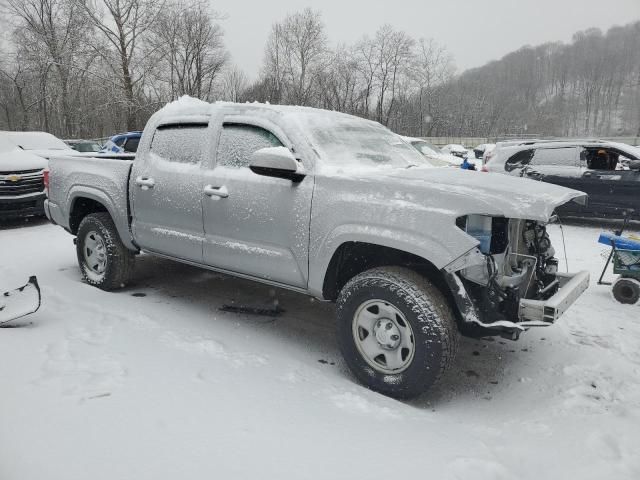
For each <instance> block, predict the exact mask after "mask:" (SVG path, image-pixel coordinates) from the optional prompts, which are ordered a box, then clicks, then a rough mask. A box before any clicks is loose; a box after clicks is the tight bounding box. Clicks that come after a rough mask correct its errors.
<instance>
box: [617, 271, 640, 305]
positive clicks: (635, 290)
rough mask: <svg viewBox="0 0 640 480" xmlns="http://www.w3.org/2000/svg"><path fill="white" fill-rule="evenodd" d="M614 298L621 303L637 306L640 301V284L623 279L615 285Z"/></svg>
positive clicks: (629, 279)
mask: <svg viewBox="0 0 640 480" xmlns="http://www.w3.org/2000/svg"><path fill="white" fill-rule="evenodd" d="M612 290H613V297H614V298H615V299H616V300H617V301H619V302H620V303H626V304H629V305H635V304H636V303H638V300H640V282H638V281H637V280H634V279H632V278H624V277H621V278H619V279H618V280H616V282H615V283H614V284H613V288H612Z"/></svg>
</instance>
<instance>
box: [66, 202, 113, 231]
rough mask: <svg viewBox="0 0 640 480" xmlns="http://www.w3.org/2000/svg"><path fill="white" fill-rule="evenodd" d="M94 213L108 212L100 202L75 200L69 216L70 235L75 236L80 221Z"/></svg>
mask: <svg viewBox="0 0 640 480" xmlns="http://www.w3.org/2000/svg"><path fill="white" fill-rule="evenodd" d="M96 212H108V210H107V209H106V207H105V206H104V205H102V204H101V203H100V202H98V201H96V200H93V199H91V198H85V197H79V198H76V199H75V200H74V202H73V206H72V207H71V213H70V215H69V230H71V233H73V234H74V235H75V234H76V233H77V232H78V227H79V226H80V222H82V219H83V218H84V217H86V216H87V215H89V214H90V213H96Z"/></svg>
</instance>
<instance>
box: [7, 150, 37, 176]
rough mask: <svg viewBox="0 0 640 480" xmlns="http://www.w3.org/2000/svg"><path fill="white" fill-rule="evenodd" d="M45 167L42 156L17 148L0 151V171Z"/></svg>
mask: <svg viewBox="0 0 640 480" xmlns="http://www.w3.org/2000/svg"><path fill="white" fill-rule="evenodd" d="M46 167H47V161H46V160H45V159H44V158H42V157H39V156H38V155H34V154H32V153H29V152H25V151H24V150H20V149H18V148H14V149H13V150H8V151H4V152H0V172H17V171H21V170H35V169H36V168H46Z"/></svg>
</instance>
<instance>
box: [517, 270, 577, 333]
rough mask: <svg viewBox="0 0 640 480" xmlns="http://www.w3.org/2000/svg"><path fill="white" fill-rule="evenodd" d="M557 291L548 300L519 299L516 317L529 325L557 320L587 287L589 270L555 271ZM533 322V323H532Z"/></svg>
mask: <svg viewBox="0 0 640 480" xmlns="http://www.w3.org/2000/svg"><path fill="white" fill-rule="evenodd" d="M556 279H557V280H558V282H559V284H560V285H559V289H558V291H557V292H556V293H555V294H554V295H553V296H552V297H551V298H549V299H548V300H529V299H522V300H520V308H519V309H518V318H519V319H520V322H519V323H517V324H516V325H522V324H523V323H526V324H529V325H530V326H540V325H549V324H552V323H553V322H555V321H556V320H558V318H560V317H561V316H562V314H563V313H564V312H566V311H567V309H568V308H569V307H570V306H571V305H572V304H573V302H575V301H576V300H577V299H578V297H580V295H582V293H583V292H584V291H585V290H586V289H587V288H588V287H589V272H587V271H586V270H583V271H581V272H578V273H557V274H556ZM534 323H535V325H534Z"/></svg>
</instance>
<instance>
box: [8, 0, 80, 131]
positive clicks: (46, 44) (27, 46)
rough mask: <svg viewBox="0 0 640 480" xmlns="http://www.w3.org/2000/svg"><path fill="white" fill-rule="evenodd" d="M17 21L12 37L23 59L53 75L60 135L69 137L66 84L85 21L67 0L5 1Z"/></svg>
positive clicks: (70, 125)
mask: <svg viewBox="0 0 640 480" xmlns="http://www.w3.org/2000/svg"><path fill="white" fill-rule="evenodd" d="M7 5H8V7H9V11H10V12H11V13H12V14H13V15H14V16H15V17H16V18H17V20H18V22H19V25H18V26H17V27H16V35H17V36H18V37H19V38H20V45H21V47H22V49H23V54H24V55H25V56H29V57H31V61H32V63H39V64H40V66H41V67H45V68H46V70H47V71H48V67H49V66H51V67H52V68H53V69H54V71H55V72H56V74H57V79H58V86H59V92H58V93H59V96H58V98H59V108H60V111H61V113H62V128H61V133H62V134H63V135H71V134H72V133H73V125H72V119H71V115H72V113H71V105H70V98H69V97H70V92H69V89H70V82H71V80H72V79H71V77H72V75H73V69H74V66H75V63H76V61H77V56H78V55H79V54H80V52H81V50H82V49H83V47H84V40H85V39H86V37H85V36H84V33H86V21H85V18H84V15H82V12H81V11H80V8H79V7H78V5H77V4H76V3H75V2H72V1H69V0H7Z"/></svg>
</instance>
